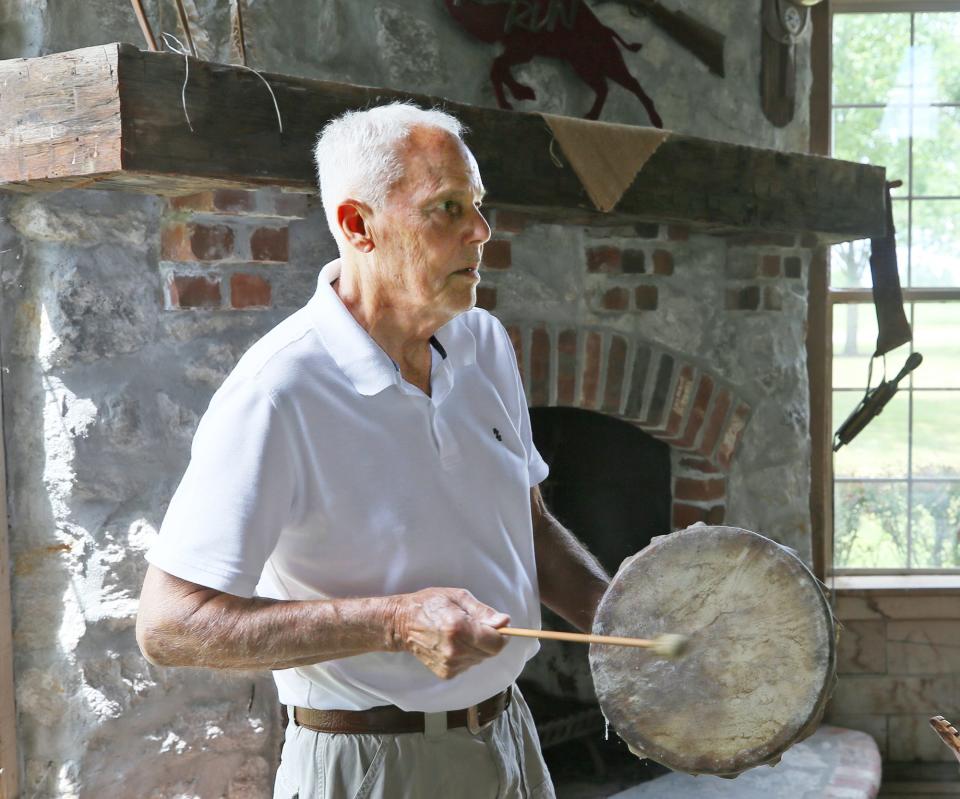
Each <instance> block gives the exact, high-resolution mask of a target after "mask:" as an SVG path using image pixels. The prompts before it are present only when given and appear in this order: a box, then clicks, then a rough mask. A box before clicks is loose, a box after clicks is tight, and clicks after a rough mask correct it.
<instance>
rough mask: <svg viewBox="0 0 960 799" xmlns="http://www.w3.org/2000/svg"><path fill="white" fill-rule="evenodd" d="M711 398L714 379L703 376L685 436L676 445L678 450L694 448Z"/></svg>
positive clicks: (698, 386)
mask: <svg viewBox="0 0 960 799" xmlns="http://www.w3.org/2000/svg"><path fill="white" fill-rule="evenodd" d="M711 396H713V379H712V378H711V377H710V376H709V375H701V376H700V381H699V382H698V383H697V393H696V395H695V396H694V398H693V408H692V409H691V410H690V415H689V416H688V417H687V424H686V427H684V429H683V436H681V438H680V439H679V440H678V441H677V442H676V444H675V445H674V446H676V447H677V448H678V449H689V448H690V447H691V446H693V442H694V441H696V440H697V436H698V435H699V434H700V429H701V428H702V427H703V420H704V417H705V416H706V414H707V407H708V406H709V405H710V397H711Z"/></svg>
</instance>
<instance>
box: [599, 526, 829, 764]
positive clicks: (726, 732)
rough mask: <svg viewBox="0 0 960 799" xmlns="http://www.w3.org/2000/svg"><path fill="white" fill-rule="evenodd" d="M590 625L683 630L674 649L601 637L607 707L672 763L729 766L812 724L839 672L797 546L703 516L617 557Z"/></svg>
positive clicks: (821, 607) (767, 754) (639, 741)
mask: <svg viewBox="0 0 960 799" xmlns="http://www.w3.org/2000/svg"><path fill="white" fill-rule="evenodd" d="M593 632H594V633H596V634H599V635H621V636H634V637H639V638H654V637H656V636H657V635H659V634H661V633H680V634H684V635H687V636H689V644H688V648H687V651H686V652H685V654H684V655H683V656H681V657H679V658H676V659H672V660H668V659H664V658H661V657H657V656H655V655H653V654H651V653H650V652H649V651H647V650H643V649H635V648H628V647H617V646H606V645H597V644H593V645H591V647H590V670H591V672H592V675H593V682H594V687H595V689H596V692H597V697H598V699H599V700H600V706H601V708H602V709H603V712H604V715H605V716H606V717H607V719H608V720H609V722H610V723H611V724H612V725H613V727H614V728H615V729H616V731H617V733H618V734H619V735H620V737H621V738H623V739H624V740H625V741H626V742H627V743H628V744H629V745H630V748H631V749H633V750H634V751H635V752H636V753H637V754H638V755H640V756H642V757H648V758H650V759H652V760H656V761H657V762H659V763H662V764H664V765H665V766H668V767H670V768H672V769H674V770H675V771H684V772H687V773H690V774H718V775H723V776H735V775H737V774H739V773H740V772H742V771H745V770H747V769H749V768H752V767H754V766H758V765H760V764H762V763H770V764H774V763H776V762H777V761H779V759H780V755H781V754H782V753H783V752H784V751H785V750H786V749H787V748H788V747H790V746H791V745H792V744H793V743H796V742H797V741H800V740H802V739H803V738H805V737H806V736H807V735H809V734H810V733H812V732H813V731H814V729H815V727H816V725H817V724H818V723H819V721H820V717H821V715H822V714H823V708H824V705H825V704H826V702H827V699H828V697H829V694H830V691H831V689H832V687H833V678H834V673H835V671H836V632H835V626H834V622H833V616H832V614H831V612H830V607H829V605H828V604H827V601H826V599H825V598H824V595H823V592H822V591H821V590H820V586H819V584H818V583H817V580H816V579H815V578H814V576H813V575H812V574H811V573H810V571H809V570H808V569H807V567H806V566H805V565H804V563H803V562H802V561H801V560H800V559H799V558H798V557H797V556H796V555H794V554H793V553H792V552H791V551H790V550H788V549H786V548H784V547H782V546H780V545H779V544H777V543H776V542H774V541H771V540H770V539H768V538H765V537H763V536H762V535H757V534H756V533H751V532H749V531H747V530H741V529H739V528H737V527H713V526H706V525H695V526H693V527H689V528H687V529H686V530H681V531H680V532H677V533H673V534H672V535H667V536H662V537H660V538H655V539H654V540H653V541H652V542H651V544H650V545H649V546H648V547H647V548H646V549H644V550H642V551H641V552H639V553H638V554H636V555H634V556H632V557H631V558H628V559H627V560H625V561H624V562H623V564H622V565H621V567H620V570H619V571H618V572H617V574H616V576H615V577H614V579H613V581H612V582H611V584H610V587H609V588H608V589H607V592H606V593H605V594H604V597H603V600H602V601H601V603H600V606H599V608H598V610H597V615H596V618H595V621H594V626H593Z"/></svg>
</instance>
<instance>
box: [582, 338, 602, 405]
mask: <svg viewBox="0 0 960 799" xmlns="http://www.w3.org/2000/svg"><path fill="white" fill-rule="evenodd" d="M602 344H603V339H602V338H601V337H600V334H599V333H588V334H587V342H586V348H585V351H584V358H583V400H582V402H581V403H580V405H581V407H583V408H596V407H597V390H598V389H599V387H600V351H601V349H602Z"/></svg>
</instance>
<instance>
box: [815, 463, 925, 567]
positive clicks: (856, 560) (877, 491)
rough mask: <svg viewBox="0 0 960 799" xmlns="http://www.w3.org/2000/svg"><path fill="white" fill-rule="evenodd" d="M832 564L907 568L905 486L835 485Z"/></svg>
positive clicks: (874, 484)
mask: <svg viewBox="0 0 960 799" xmlns="http://www.w3.org/2000/svg"><path fill="white" fill-rule="evenodd" d="M833 562H834V565H835V566H836V567H837V568H841V569H844V568H846V569H850V568H875V569H884V568H886V569H895V568H904V567H905V566H906V565H907V485H906V483H895V482H890V483H836V484H835V486H834V538H833Z"/></svg>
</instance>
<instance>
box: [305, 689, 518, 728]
mask: <svg viewBox="0 0 960 799" xmlns="http://www.w3.org/2000/svg"><path fill="white" fill-rule="evenodd" d="M510 694H511V689H510V688H507V690H505V691H501V692H500V693H499V694H497V695H496V696H491V697H490V698H489V699H485V700H484V701H483V702H481V703H480V704H478V705H473V706H472V707H468V708H464V709H463V710H448V711H447V729H451V728H453V727H466V728H467V729H468V730H470V732H472V733H473V734H474V735H476V734H477V733H478V732H480V730H482V729H484V728H485V727H487V726H488V725H490V724H492V723H493V722H494V721H495V720H496V719H497V717H498V716H500V714H501V713H503V711H505V710H506V709H507V708H508V707H509V706H510ZM425 715H426V714H424V713H419V712H416V711H407V710H401V709H400V708H398V707H396V706H395V705H385V706H383V707H372V708H370V709H369V710H314V709H313V708H309V707H295V708H294V709H293V718H294V721H296V723H297V725H298V726H300V727H306V728H307V729H308V730H313V731H315V732H339V733H354V734H367V735H397V734H400V733H405V732H423V731H424V729H425V724H424V717H425Z"/></svg>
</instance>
